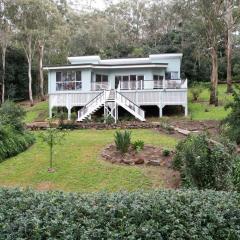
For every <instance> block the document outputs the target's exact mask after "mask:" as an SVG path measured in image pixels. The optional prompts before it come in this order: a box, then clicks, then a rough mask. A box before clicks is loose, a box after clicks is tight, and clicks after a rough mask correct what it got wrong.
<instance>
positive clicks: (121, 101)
mask: <svg viewBox="0 0 240 240" xmlns="http://www.w3.org/2000/svg"><path fill="white" fill-rule="evenodd" d="M115 99H116V103H117V104H118V105H119V106H121V107H123V108H124V109H125V110H127V111H128V112H130V113H131V114H132V115H133V116H135V118H137V119H139V120H140V121H145V112H144V110H142V109H141V108H140V107H139V106H138V105H137V104H135V103H134V102H133V101H131V100H130V99H128V98H127V97H125V96H124V95H122V94H121V93H120V92H118V91H116V98H115Z"/></svg>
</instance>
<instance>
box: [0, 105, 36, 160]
mask: <svg viewBox="0 0 240 240" xmlns="http://www.w3.org/2000/svg"><path fill="white" fill-rule="evenodd" d="M24 116H25V111H24V110H23V109H22V108H21V107H20V106H17V105H16V104H14V103H13V102H11V101H6V102H5V103H4V104H2V107H1V108H0V162H1V161H3V160H5V159H6V158H9V157H12V156H15V155H17V154H18V153H20V152H23V151H25V150H26V149H27V148H28V147H29V146H31V145H32V144H33V143H34V136H33V135H32V134H30V133H28V132H27V131H26V130H25V129H24V123H23V119H24Z"/></svg>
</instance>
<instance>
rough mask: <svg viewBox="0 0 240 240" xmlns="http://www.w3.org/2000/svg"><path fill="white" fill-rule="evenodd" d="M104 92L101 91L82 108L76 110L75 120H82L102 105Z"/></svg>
mask: <svg viewBox="0 0 240 240" xmlns="http://www.w3.org/2000/svg"><path fill="white" fill-rule="evenodd" d="M105 95H106V92H105V91H103V92H101V93H99V94H98V95H97V96H96V97H95V98H93V99H92V100H91V101H90V102H88V103H87V104H86V105H85V106H84V107H83V108H82V109H80V110H79V111H78V119H77V121H83V120H84V119H86V118H87V117H89V116H90V115H91V114H93V113H94V112H96V111H97V110H98V109H99V108H101V107H102V106H103V105H104V102H105V99H106V96H105Z"/></svg>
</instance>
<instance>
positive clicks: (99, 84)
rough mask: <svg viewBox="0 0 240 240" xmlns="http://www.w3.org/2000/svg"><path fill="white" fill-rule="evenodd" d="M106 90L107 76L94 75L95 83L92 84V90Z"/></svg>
mask: <svg viewBox="0 0 240 240" xmlns="http://www.w3.org/2000/svg"><path fill="white" fill-rule="evenodd" d="M107 88H108V76H107V75H101V74H96V78H95V82H93V86H92V90H101V89H107Z"/></svg>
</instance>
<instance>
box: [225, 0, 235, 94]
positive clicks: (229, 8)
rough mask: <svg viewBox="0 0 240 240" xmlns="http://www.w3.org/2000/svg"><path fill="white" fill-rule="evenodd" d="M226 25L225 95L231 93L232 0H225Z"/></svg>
mask: <svg viewBox="0 0 240 240" xmlns="http://www.w3.org/2000/svg"><path fill="white" fill-rule="evenodd" d="M226 4H227V6H226V8H227V12H226V23H227V44H226V55H227V93H231V92H232V45H233V44H232V27H233V14H232V9H233V3H232V0H226Z"/></svg>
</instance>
